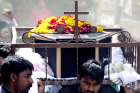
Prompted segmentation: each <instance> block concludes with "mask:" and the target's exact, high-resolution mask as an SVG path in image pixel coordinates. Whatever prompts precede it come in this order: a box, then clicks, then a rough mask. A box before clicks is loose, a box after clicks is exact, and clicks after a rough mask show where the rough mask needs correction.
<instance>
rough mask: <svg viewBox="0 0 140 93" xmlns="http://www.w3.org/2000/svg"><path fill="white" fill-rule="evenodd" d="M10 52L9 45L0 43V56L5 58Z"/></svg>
mask: <svg viewBox="0 0 140 93" xmlns="http://www.w3.org/2000/svg"><path fill="white" fill-rule="evenodd" d="M10 53H11V47H10V45H0V57H2V58H6V57H7V56H8V55H9V54H10Z"/></svg>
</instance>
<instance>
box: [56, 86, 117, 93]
mask: <svg viewBox="0 0 140 93" xmlns="http://www.w3.org/2000/svg"><path fill="white" fill-rule="evenodd" d="M58 93H81V92H80V91H79V86H78V85H71V86H64V87H63V88H62V89H61V90H60V91H59V92H58ZM99 93H117V91H116V90H115V89H114V88H113V87H111V86H110V85H102V87H101V88H100V90H99Z"/></svg>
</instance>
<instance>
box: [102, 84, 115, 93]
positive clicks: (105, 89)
mask: <svg viewBox="0 0 140 93" xmlns="http://www.w3.org/2000/svg"><path fill="white" fill-rule="evenodd" d="M100 93H117V91H116V90H115V89H114V88H113V87H112V86H111V85H103V86H102V87H101V90H100Z"/></svg>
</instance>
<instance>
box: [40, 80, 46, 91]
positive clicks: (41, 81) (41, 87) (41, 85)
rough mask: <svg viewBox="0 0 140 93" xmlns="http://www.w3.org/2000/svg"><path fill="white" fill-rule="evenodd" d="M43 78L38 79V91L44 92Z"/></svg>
mask: <svg viewBox="0 0 140 93" xmlns="http://www.w3.org/2000/svg"><path fill="white" fill-rule="evenodd" d="M45 82H46V81H45V80H42V79H39V80H38V93H45Z"/></svg>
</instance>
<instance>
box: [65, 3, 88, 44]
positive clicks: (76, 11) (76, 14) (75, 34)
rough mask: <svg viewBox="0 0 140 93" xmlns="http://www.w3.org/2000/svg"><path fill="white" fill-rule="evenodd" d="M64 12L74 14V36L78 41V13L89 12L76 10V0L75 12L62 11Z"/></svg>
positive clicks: (76, 4)
mask: <svg viewBox="0 0 140 93" xmlns="http://www.w3.org/2000/svg"><path fill="white" fill-rule="evenodd" d="M64 14H75V27H74V31H75V32H74V38H75V40H76V42H79V38H78V37H79V29H78V14H89V12H78V1H75V12H64Z"/></svg>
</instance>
